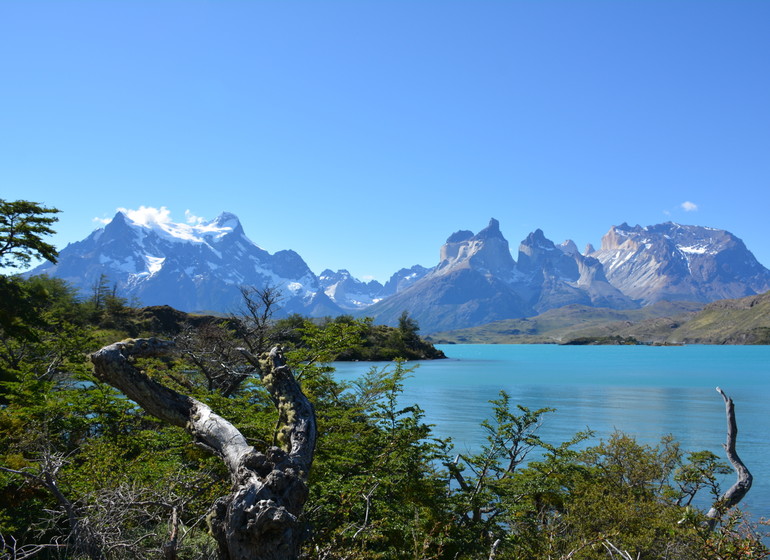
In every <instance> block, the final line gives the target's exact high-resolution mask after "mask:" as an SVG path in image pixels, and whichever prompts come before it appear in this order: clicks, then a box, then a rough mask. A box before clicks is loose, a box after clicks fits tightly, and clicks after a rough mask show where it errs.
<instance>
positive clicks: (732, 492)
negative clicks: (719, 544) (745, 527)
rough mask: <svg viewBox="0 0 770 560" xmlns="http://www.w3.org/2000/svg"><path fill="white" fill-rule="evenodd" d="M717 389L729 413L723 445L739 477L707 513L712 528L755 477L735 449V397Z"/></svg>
mask: <svg viewBox="0 0 770 560" xmlns="http://www.w3.org/2000/svg"><path fill="white" fill-rule="evenodd" d="M717 391H718V392H719V394H720V395H722V398H723V399H724V401H725V413H726V415H727V442H726V443H725V444H724V445H723V446H724V448H725V453H726V455H727V459H728V460H729V461H730V463H731V464H732V465H733V469H735V474H736V475H737V477H738V479H737V480H736V481H735V484H733V485H732V486H731V487H730V488H729V489H728V490H727V491H726V492H725V493H724V494H722V495H721V496H720V497H719V499H718V500H717V501H716V502H714V505H713V506H712V507H711V509H710V510H709V512H708V513H707V514H706V516H707V517H708V520H709V521H708V525H709V527H711V528H712V529H713V528H714V527H715V526H716V524H717V523H718V522H719V519H720V518H721V516H722V514H723V513H724V512H726V511H727V510H728V509H730V508H731V507H734V506H736V505H738V503H739V502H740V501H741V500H742V499H743V497H744V496H745V495H746V494H747V493H748V491H749V489H750V488H751V483H752V481H753V477H752V476H751V473H750V472H749V469H747V468H746V465H744V464H743V461H741V458H740V457H739V456H738V453H737V451H736V450H735V440H736V439H737V437H738V424H737V422H736V421H735V406H734V405H733V399H731V398H729V397H728V396H727V395H725V392H724V391H723V390H722V389H720V388H719V387H717Z"/></svg>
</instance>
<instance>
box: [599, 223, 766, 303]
mask: <svg viewBox="0 0 770 560" xmlns="http://www.w3.org/2000/svg"><path fill="white" fill-rule="evenodd" d="M590 256H592V257H594V258H596V259H598V260H599V261H600V262H601V263H602V264H603V266H604V270H605V273H606V276H607V279H608V280H609V281H610V282H611V283H612V284H613V285H614V286H616V287H617V288H618V289H619V290H620V291H622V292H623V293H624V294H625V295H627V296H628V297H630V298H632V299H634V300H636V301H638V302H639V303H640V304H642V305H649V304H651V303H655V302H656V301H661V300H667V301H675V300H683V301H699V302H709V301H714V300H717V299H724V298H738V297H744V296H749V295H753V294H757V293H761V292H764V291H767V290H768V289H770V271H768V270H767V269H766V268H765V267H763V266H762V265H761V264H759V262H758V261H757V260H756V258H755V257H754V255H753V254H752V253H751V252H750V251H749V250H748V249H747V248H746V246H745V245H744V243H743V242H742V241H741V240H740V239H738V238H737V237H735V236H734V235H733V234H731V233H730V232H727V231H724V230H718V229H712V228H706V227H701V226H686V225H679V224H675V223H672V222H668V223H665V224H659V225H655V226H649V227H641V226H638V225H637V226H634V227H630V226H629V225H628V224H622V225H620V226H614V227H612V228H610V230H609V232H607V234H606V235H605V236H604V237H603V238H602V247H601V249H599V250H598V251H594V252H593V253H591V255H590Z"/></svg>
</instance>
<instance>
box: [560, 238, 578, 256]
mask: <svg viewBox="0 0 770 560" xmlns="http://www.w3.org/2000/svg"><path fill="white" fill-rule="evenodd" d="M558 247H559V249H561V252H562V253H564V254H565V255H577V254H579V253H580V251H578V248H577V245H575V242H574V241H572V240H571V239H567V240H566V241H564V242H563V243H562V244H560V245H559V246H558Z"/></svg>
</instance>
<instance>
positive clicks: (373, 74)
mask: <svg viewBox="0 0 770 560" xmlns="http://www.w3.org/2000/svg"><path fill="white" fill-rule="evenodd" d="M769 30H770V2H767V1H753V2H752V1H741V0H725V1H709V0H697V1H684V0H666V1H654V0H644V1H642V0H639V1H633V0H628V1H619V0H618V1H610V0H605V1H579V0H564V1H548V0H546V1H537V2H536V1H534V0H532V1H515V0H510V1H485V0H475V1H452V0H447V1H427V0H425V1H423V0H415V1H405V0H403V1H399V0H395V1H385V0H382V1H379V2H367V1H362V0H356V1H353V0H349V1H344V2H338V1H319V0H314V1H312V2H311V1H307V2H292V1H287V2H278V1H270V2H261V1H245V0H243V1H219V2H214V1H208V2H204V1H195V0H192V1H184V2H182V1H166V0H157V1H130V2H129V1H119V0H113V1H92V2H74V1H66V0H57V1H50V2H42V1H35V0H24V1H21V0H19V1H14V0H5V1H3V2H0V198H5V199H11V200H14V199H21V198H23V199H28V200H34V201H38V202H42V203H44V204H47V205H49V206H56V207H58V208H59V209H61V210H62V214H61V216H60V222H59V223H58V224H57V229H58V231H59V233H58V235H57V236H56V238H55V239H54V242H55V243H56V244H57V246H58V247H59V248H62V247H63V246H64V245H66V244H67V243H68V242H72V241H77V240H80V239H82V238H84V237H85V236H86V235H88V234H89V233H90V232H91V231H92V230H93V229H95V228H96V227H99V224H98V223H97V222H96V221H95V219H100V218H108V217H111V216H112V215H113V214H114V213H115V211H116V209H117V208H128V209H137V208H139V207H140V206H148V207H155V208H161V207H166V208H168V210H169V211H170V214H171V217H172V219H174V221H179V222H183V221H185V212H188V213H190V214H192V215H194V216H198V217H204V218H208V219H213V218H214V217H216V215H217V214H219V213H220V212H221V211H230V212H234V213H236V214H237V215H238V216H239V217H240V218H241V221H242V223H243V225H244V228H245V230H246V233H247V234H248V235H249V237H250V238H251V239H252V240H253V241H254V242H256V243H257V244H259V245H260V246H262V247H263V248H265V249H267V250H268V251H270V252H275V251H278V250H280V249H294V250H295V251H297V252H298V253H299V254H300V255H301V256H302V257H303V258H304V259H305V260H306V261H307V263H308V264H309V265H310V267H311V269H313V270H314V271H315V272H316V273H318V272H321V270H322V269H324V268H332V269H337V268H348V269H349V270H350V271H351V272H352V273H353V274H354V275H355V276H357V277H369V276H371V277H376V278H377V279H379V280H382V281H384V280H386V279H387V278H388V276H389V275H390V274H391V273H392V272H394V271H395V270H397V269H398V268H401V267H407V266H411V265H413V264H422V265H424V266H433V265H435V264H436V263H437V262H438V254H439V253H438V251H439V248H440V246H441V244H442V243H443V242H444V241H445V239H446V238H447V237H448V236H449V235H450V234H451V233H453V232H454V231H456V230H459V229H470V230H472V231H474V232H476V231H479V230H480V229H482V228H483V227H485V226H486V224H487V222H488V220H489V218H490V217H495V218H497V219H498V220H500V224H501V229H502V231H503V234H504V235H505V236H506V238H507V239H508V241H509V242H510V243H511V247H512V249H513V251H514V256H515V255H516V249H517V247H518V244H519V242H520V241H521V240H522V239H523V238H524V237H526V236H527V234H528V233H530V232H531V231H533V230H534V229H536V228H541V229H542V230H543V231H544V232H545V234H546V236H547V237H548V238H550V239H552V240H553V241H555V242H557V243H559V242H561V241H563V240H564V239H566V238H571V239H573V240H574V241H575V242H576V243H577V244H578V246H579V247H581V249H582V248H583V246H584V245H585V244H586V243H588V242H591V243H593V244H594V245H597V246H598V244H599V242H600V239H601V236H602V235H603V234H604V233H605V232H606V231H607V230H608V229H609V227H610V226H612V225H616V224H620V223H622V222H628V223H630V224H632V225H633V224H637V223H638V224H641V225H651V224H656V223H661V222H664V221H668V220H672V221H676V222H679V223H684V224H696V225H705V226H711V227H716V228H723V229H727V230H729V231H732V232H733V233H735V234H736V235H738V236H739V237H741V238H742V239H743V240H744V241H745V242H746V244H747V245H748V247H749V249H751V250H752V251H753V252H754V254H755V255H756V256H757V258H758V259H759V260H760V262H762V263H763V264H764V265H765V266H769V267H770V242H769V241H770V219H769V218H768V213H769V212H770V194H769V193H770V31H769Z"/></svg>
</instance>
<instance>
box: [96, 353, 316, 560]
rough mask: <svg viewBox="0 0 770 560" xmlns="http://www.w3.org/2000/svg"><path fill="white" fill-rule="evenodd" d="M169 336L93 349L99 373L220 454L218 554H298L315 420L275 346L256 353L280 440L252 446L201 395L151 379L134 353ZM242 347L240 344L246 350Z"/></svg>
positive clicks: (215, 523) (242, 558) (237, 557)
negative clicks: (224, 488)
mask: <svg viewBox="0 0 770 560" xmlns="http://www.w3.org/2000/svg"><path fill="white" fill-rule="evenodd" d="M172 347H173V343H170V342H166V341H162V340H158V339H154V338H149V339H135V340H125V341H122V342H118V343H115V344H111V345H109V346H105V347H104V348H102V349H101V350H99V351H98V352H95V353H94V354H92V355H91V361H92V362H93V364H94V371H95V373H96V377H97V378H99V379H100V380H101V381H104V382H106V383H109V384H110V385H112V386H113V387H116V388H117V389H119V390H120V391H122V392H123V393H125V395H126V396H127V397H129V398H130V399H132V400H133V401H135V402H136V403H137V404H139V405H140V406H141V407H142V408H144V409H145V410H146V411H147V412H149V413H150V414H152V415H153V416H156V417H157V418H159V419H160V420H163V421H164V422H168V423H169V424H172V425H174V426H180V427H183V428H185V429H186V430H187V431H188V432H189V433H190V435H191V436H192V437H193V440H194V441H195V443H197V444H198V445H201V446H203V447H205V448H206V449H208V450H210V451H211V452H213V453H215V454H217V455H218V456H220V457H221V458H222V459H223V461H224V462H225V464H226V465H227V468H228V470H229V471H230V477H231V480H232V491H231V493H230V494H228V495H227V496H224V497H222V498H220V499H219V500H217V502H216V503H215V504H214V508H213V512H212V515H211V516H210V519H211V521H210V527H211V531H212V534H213V536H214V538H215V539H216V541H217V543H218V546H219V555H220V558H221V559H222V560H247V559H249V560H289V559H294V558H297V556H298V554H299V546H300V543H301V540H302V530H301V527H300V526H299V524H298V523H297V517H298V516H299V514H300V512H301V511H302V507H303V505H304V503H305V500H306V499H307V496H308V488H307V477H308V473H309V471H310V465H311V463H312V460H313V451H314V448H315V440H316V422H315V412H314V411H313V406H312V405H311V404H310V402H309V401H308V400H307V398H306V397H305V395H304V394H302V391H301V390H300V387H299V384H298V383H297V382H296V380H295V379H294V376H293V375H292V373H291V370H290V369H289V367H288V366H286V364H285V362H284V359H283V355H282V353H281V350H280V348H273V350H272V351H271V352H270V353H269V354H265V355H263V356H262V357H261V359H259V360H257V359H256V358H254V357H253V356H250V355H248V354H247V353H246V354H247V357H248V358H249V360H250V361H251V362H252V363H253V364H254V365H255V366H257V368H258V370H259V374H260V376H261V378H262V381H263V383H264V384H265V386H266V388H267V390H268V391H269V392H270V395H271V396H272V398H273V401H274V402H275V403H276V407H277V408H278V412H279V428H278V434H277V435H278V437H277V440H278V442H279V444H280V445H281V447H271V448H269V449H268V450H267V451H266V452H265V453H260V452H258V451H256V450H255V449H254V448H253V447H252V446H250V445H249V444H248V443H247V442H246V438H244V437H243V435H242V434H241V433H240V432H239V431H238V429H237V428H235V426H233V425H232V424H231V423H230V422H228V421H227V420H225V419H224V418H222V417H220V416H218V415H217V414H215V413H214V412H213V411H212V410H211V409H210V408H209V407H208V406H207V405H205V404H203V403H202V402H200V401H198V400H196V399H194V398H192V397H188V396H185V395H182V394H179V393H177V392H176V391H173V390H171V389H169V388H167V387H164V386H163V385H161V384H159V383H157V382H155V381H153V380H152V379H150V378H149V377H147V376H146V375H145V374H144V373H142V372H141V371H139V369H138V368H137V367H136V366H135V365H134V362H135V359H136V358H139V357H146V356H156V355H162V354H167V353H169V352H170V351H171V350H172ZM244 353H245V352H244Z"/></svg>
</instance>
